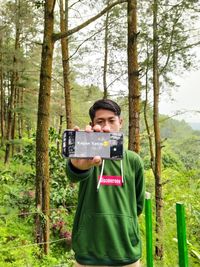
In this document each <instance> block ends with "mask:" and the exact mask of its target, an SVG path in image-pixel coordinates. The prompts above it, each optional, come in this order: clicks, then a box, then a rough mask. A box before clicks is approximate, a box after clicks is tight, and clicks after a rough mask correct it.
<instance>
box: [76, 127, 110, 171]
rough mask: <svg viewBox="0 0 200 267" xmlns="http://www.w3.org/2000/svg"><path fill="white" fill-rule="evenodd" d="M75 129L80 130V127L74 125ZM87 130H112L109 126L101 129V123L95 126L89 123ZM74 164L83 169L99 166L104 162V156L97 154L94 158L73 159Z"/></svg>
mask: <svg viewBox="0 0 200 267" xmlns="http://www.w3.org/2000/svg"><path fill="white" fill-rule="evenodd" d="M74 130H75V131H79V130H80V128H79V127H78V126H75V127H74ZM85 131H86V132H102V131H103V132H110V128H109V127H107V126H106V127H104V129H103V130H102V129H101V126H100V125H95V126H94V127H93V128H92V127H91V126H90V125H87V126H86V128H85ZM71 163H72V165H73V166H74V167H75V168H77V169H79V170H82V171H85V170H89V169H90V168H91V167H93V166H99V165H101V163H102V158H101V157H100V156H98V155H97V156H95V157H94V158H93V159H71Z"/></svg>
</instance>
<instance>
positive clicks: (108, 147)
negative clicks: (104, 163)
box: [62, 130, 123, 160]
mask: <svg viewBox="0 0 200 267" xmlns="http://www.w3.org/2000/svg"><path fill="white" fill-rule="evenodd" d="M62 152H63V156H64V157H67V158H93V157H94V156H101V157H102V158H105V159H116V160H117V159H122V157H123V134H122V133H120V132H113V133H104V132H89V133H88V132H85V131H71V130H66V131H65V132H64V134H63V146H62Z"/></svg>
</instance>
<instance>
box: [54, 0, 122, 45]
mask: <svg viewBox="0 0 200 267" xmlns="http://www.w3.org/2000/svg"><path fill="white" fill-rule="evenodd" d="M126 2H127V0H118V1H116V2H114V3H112V4H110V5H108V6H107V7H106V8H104V9H103V10H102V11H101V12H99V13H98V14H97V15H95V16H94V17H92V18H90V19H88V20H86V21H85V22H83V23H82V24H80V25H79V26H76V27H74V28H73V29H71V30H68V31H67V32H63V33H54V34H53V40H54V41H57V40H60V39H61V38H64V37H67V36H70V35H72V34H73V33H75V32H78V31H79V30H81V29H83V28H85V27H86V26H88V25H89V24H90V23H92V22H93V21H95V20H96V19H98V18H100V17H101V16H103V15H104V14H105V13H106V12H107V11H108V10H110V9H111V8H113V7H114V6H116V5H118V4H122V3H126Z"/></svg>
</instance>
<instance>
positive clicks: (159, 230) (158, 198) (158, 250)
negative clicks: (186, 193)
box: [153, 0, 163, 259]
mask: <svg viewBox="0 0 200 267" xmlns="http://www.w3.org/2000/svg"><path fill="white" fill-rule="evenodd" d="M157 12H158V2H157V0H154V5H153V93H154V103H153V105H154V106H153V121H154V135H155V170H154V176H155V202H156V246H155V255H156V257H157V258H159V259H162V258H163V238H162V237H163V200H162V182H161V160H162V159H161V137H160V127H159V94H160V87H159V73H158V31H157Z"/></svg>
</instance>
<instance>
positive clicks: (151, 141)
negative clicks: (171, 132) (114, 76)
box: [144, 44, 155, 173]
mask: <svg viewBox="0 0 200 267" xmlns="http://www.w3.org/2000/svg"><path fill="white" fill-rule="evenodd" d="M146 65H147V67H146V72H145V80H146V81H145V103H144V122H145V126H146V130H147V135H148V140H149V152H150V165H151V169H152V171H153V173H154V170H155V157H154V150H153V149H154V146H153V140H152V139H153V138H152V134H151V131H150V127H149V122H148V116H147V108H148V81H149V77H148V72H149V51H148V44H147V64H146Z"/></svg>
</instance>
